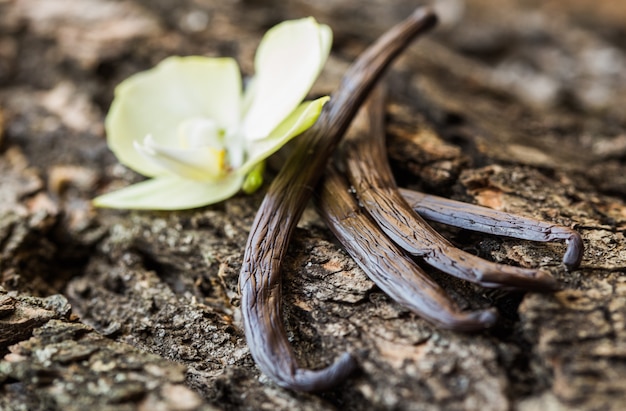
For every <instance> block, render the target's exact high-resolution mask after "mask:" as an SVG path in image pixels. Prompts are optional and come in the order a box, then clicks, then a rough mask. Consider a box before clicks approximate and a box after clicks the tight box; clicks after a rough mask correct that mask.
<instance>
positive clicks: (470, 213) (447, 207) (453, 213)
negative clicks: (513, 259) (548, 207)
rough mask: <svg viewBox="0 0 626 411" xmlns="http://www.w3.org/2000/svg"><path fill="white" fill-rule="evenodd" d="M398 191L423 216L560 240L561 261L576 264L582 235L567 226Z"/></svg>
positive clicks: (470, 227) (508, 234) (457, 224)
mask: <svg viewBox="0 0 626 411" xmlns="http://www.w3.org/2000/svg"><path fill="white" fill-rule="evenodd" d="M400 194H402V197H404V199H405V200H406V201H407V203H408V204H409V205H410V206H411V208H413V209H414V210H415V211H416V212H417V213H418V214H419V215H420V216H422V217H424V218H425V219H426V220H430V221H435V222H437V223H443V224H447V225H451V226H454V227H459V228H465V229H467V230H472V231H478V232H481V233H487V234H493V235H499V236H506V237H511V238H519V239H521V240H530V241H541V242H549V241H558V240H564V241H565V242H566V244H567V250H566V251H565V254H564V255H563V264H565V265H566V266H567V268H569V269H575V268H577V267H578V266H579V265H580V261H581V260H582V258H583V251H584V245H583V240H582V237H581V236H580V234H579V233H578V232H576V231H575V230H573V229H571V228H569V227H564V226H561V225H557V224H551V223H546V222H545V221H540V220H536V219H534V218H530V217H523V216H519V215H515V214H509V213H505V212H503V211H498V210H494V209H491V208H487V207H482V206H478V205H475V204H468V203H463V202H461V201H455V200H450V199H448V198H443V197H438V196H434V195H430V194H424V193H420V192H417V191H412V190H406V189H400Z"/></svg>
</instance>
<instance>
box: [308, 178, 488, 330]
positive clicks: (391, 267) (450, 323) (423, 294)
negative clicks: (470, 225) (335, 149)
mask: <svg viewBox="0 0 626 411" xmlns="http://www.w3.org/2000/svg"><path fill="white" fill-rule="evenodd" d="M320 187H321V194H320V197H319V198H316V205H317V208H318V210H319V212H320V215H321V216H322V218H323V219H324V221H325V222H326V224H327V225H328V227H329V228H330V230H331V231H332V232H333V234H334V235H335V237H337V239H339V241H340V242H341V243H342V244H343V246H344V248H345V249H346V250H347V251H348V254H350V256H351V257H352V258H353V259H354V261H356V263H357V264H358V265H359V267H361V269H362V270H363V271H364V272H365V273H366V274H367V276H368V277H369V278H370V279H371V280H372V281H374V283H376V285H377V286H378V287H379V288H380V289H381V290H382V291H383V292H384V293H385V294H387V295H388V296H389V297H391V298H393V299H394V300H395V301H397V302H398V303H400V304H402V305H404V306H405V307H407V308H409V309H410V310H411V311H413V312H414V313H416V314H417V315H419V316H420V317H422V318H424V319H425V320H427V321H430V322H431V323H433V324H435V325H437V326H438V327H441V328H447V329H452V330H456V331H476V330H481V329H485V328H488V327H490V326H492V325H493V324H494V323H495V322H496V321H497V318H498V316H497V314H496V312H495V310H493V309H489V310H478V311H468V312H461V311H460V310H459V309H458V307H457V306H456V304H455V303H454V302H453V301H452V300H451V299H450V298H448V296H447V294H446V293H445V291H444V290H443V289H442V288H441V287H440V286H439V285H438V284H437V283H436V282H435V281H433V280H432V279H431V278H430V277H429V276H428V274H426V273H425V272H424V271H423V270H422V269H421V268H420V267H419V266H418V265H417V264H416V263H415V261H413V260H412V259H411V258H409V257H407V256H406V255H405V253H404V251H402V250H401V249H400V248H398V246H396V245H395V244H394V243H393V242H392V241H391V240H390V239H389V238H388V237H387V236H386V235H385V234H384V233H382V232H381V231H380V228H379V227H378V226H377V225H376V223H375V222H374V221H372V219H371V218H370V217H369V216H368V215H367V214H366V213H365V212H364V211H363V210H362V208H361V207H359V205H358V204H357V202H356V200H355V199H354V197H353V196H352V194H351V193H350V188H349V187H348V184H347V182H346V181H345V180H344V178H343V177H342V176H340V175H339V173H338V172H337V171H336V170H335V169H334V168H332V167H331V168H329V169H328V170H327V171H326V174H325V176H324V180H323V183H322V184H320Z"/></svg>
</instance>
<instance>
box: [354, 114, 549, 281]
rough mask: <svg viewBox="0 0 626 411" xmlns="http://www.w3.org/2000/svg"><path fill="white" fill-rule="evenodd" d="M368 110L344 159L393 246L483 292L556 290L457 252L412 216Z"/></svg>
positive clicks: (536, 276) (522, 271)
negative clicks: (498, 289) (470, 283)
mask: <svg viewBox="0 0 626 411" xmlns="http://www.w3.org/2000/svg"><path fill="white" fill-rule="evenodd" d="M380 104H382V103H379V105H380ZM369 107H370V111H372V113H371V114H370V115H368V116H364V118H363V121H361V122H360V127H359V129H355V130H354V132H351V133H350V134H349V135H348V136H347V138H346V139H345V141H344V146H343V154H344V158H345V164H346V169H347V173H348V176H349V179H350V182H351V184H352V186H353V187H354V189H355V190H356V195H357V197H358V198H359V201H360V203H361V204H362V205H363V207H364V208H365V209H366V210H367V212H368V213H369V215H370V216H371V217H372V218H373V219H374V220H375V221H376V223H377V224H378V226H379V227H380V228H381V230H382V231H383V232H384V233H385V234H387V236H388V237H389V238H390V239H391V240H392V241H393V242H394V243H396V244H397V245H398V246H399V247H400V248H402V249H404V250H405V251H406V252H408V253H409V254H412V255H414V256H417V257H420V258H422V259H423V260H424V261H425V262H426V263H428V264H429V265H432V266H433V267H436V268H438V269H439V270H441V271H443V272H445V273H447V274H450V275H453V276H455V277H458V278H461V279H464V280H467V281H471V282H474V283H477V284H480V285H482V286H484V287H493V288H496V287H507V288H521V289H535V290H554V289H555V288H556V287H557V282H556V280H555V279H554V278H553V277H552V275H550V273H548V272H547V271H544V270H541V269H528V268H520V267H514V266H510V265H505V264H496V263H493V262H491V261H487V260H484V259H482V258H480V257H477V256H475V255H472V254H469V253H467V252H465V251H463V250H460V249H458V248H456V247H454V246H453V245H452V244H451V243H450V242H449V241H448V240H446V239H445V238H444V237H442V236H441V235H440V234H439V233H438V232H437V231H435V230H434V229H433V228H432V227H431V226H430V225H429V224H428V223H426V222H425V221H424V219H423V218H422V217H420V216H419V215H418V214H417V213H416V212H415V211H413V209H412V208H411V207H410V206H409V204H408V203H407V202H406V201H405V199H404V198H403V197H402V195H401V194H400V192H399V191H398V188H397V186H396V183H395V180H394V178H393V175H392V172H391V168H390V166H389V162H388V160H387V153H386V149H385V142H384V137H385V127H384V123H383V120H384V118H383V117H384V116H383V115H381V114H380V113H379V112H377V110H378V111H380V110H382V107H380V106H379V107H376V106H375V105H370V106H369Z"/></svg>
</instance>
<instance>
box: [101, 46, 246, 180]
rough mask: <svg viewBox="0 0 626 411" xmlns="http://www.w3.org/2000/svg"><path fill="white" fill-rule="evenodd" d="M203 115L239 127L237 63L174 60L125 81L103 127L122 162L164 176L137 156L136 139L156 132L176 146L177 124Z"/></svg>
mask: <svg viewBox="0 0 626 411" xmlns="http://www.w3.org/2000/svg"><path fill="white" fill-rule="evenodd" d="M200 117H204V118H209V119H211V120H214V121H215V122H216V123H217V124H218V126H219V127H220V128H229V127H235V126H236V125H237V124H238V123H239V121H240V119H241V118H240V117H241V76H240V73H239V68H238V66H237V63H236V62H235V61H234V60H233V59H229V58H206V57H170V58H168V59H165V60H164V61H163V62H161V63H160V64H158V65H157V66H156V67H155V68H153V69H151V70H148V71H145V72H142V73H138V74H135V75H134V76H131V77H130V78H128V79H127V80H125V81H124V82H122V83H121V84H120V85H119V86H118V87H117V88H116V90H115V99H114V100H113V103H112V105H111V109H110V111H109V114H108V116H107V119H106V123H105V126H106V130H107V138H108V143H109V147H110V148H111V150H113V152H114V153H115V155H116V156H117V158H118V159H119V161H120V162H121V163H122V164H125V165H127V166H128V167H130V168H132V169H134V170H135V171H138V172H139V173H141V174H144V175H146V176H157V175H161V174H162V173H163V170H162V168H160V167H159V166H157V165H155V164H154V163H153V162H150V161H147V159H146V158H145V157H144V156H142V155H141V154H139V153H138V152H137V151H136V150H135V149H134V148H133V141H134V140H135V139H141V138H143V136H145V135H148V134H152V135H153V136H154V138H155V140H156V141H157V142H159V143H160V144H163V145H166V146H177V145H178V142H177V141H176V140H177V138H178V126H179V125H180V124H181V123H182V122H183V121H184V120H185V119H188V118H200Z"/></svg>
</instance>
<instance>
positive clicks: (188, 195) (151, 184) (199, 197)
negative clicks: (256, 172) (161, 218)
mask: <svg viewBox="0 0 626 411" xmlns="http://www.w3.org/2000/svg"><path fill="white" fill-rule="evenodd" d="M242 183H243V177H241V176H236V175H234V174H233V175H230V176H228V177H227V178H225V179H222V180H220V181H219V182H210V183H207V182H198V181H193V180H185V179H182V178H177V177H157V178H153V179H151V180H146V181H143V182H141V183H138V184H134V185H131V186H128V187H125V188H122V189H121V190H117V191H113V192H111V193H107V194H104V195H101V196H100V197H97V198H95V199H94V200H93V204H94V205H95V206H96V207H107V208H122V209H135V210H185V209H189V208H196V207H202V206H205V205H209V204H215V203H218V202H220V201H223V200H225V199H227V198H229V197H232V196H233V195H235V194H236V193H237V191H239V189H240V187H241V184H242Z"/></svg>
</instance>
